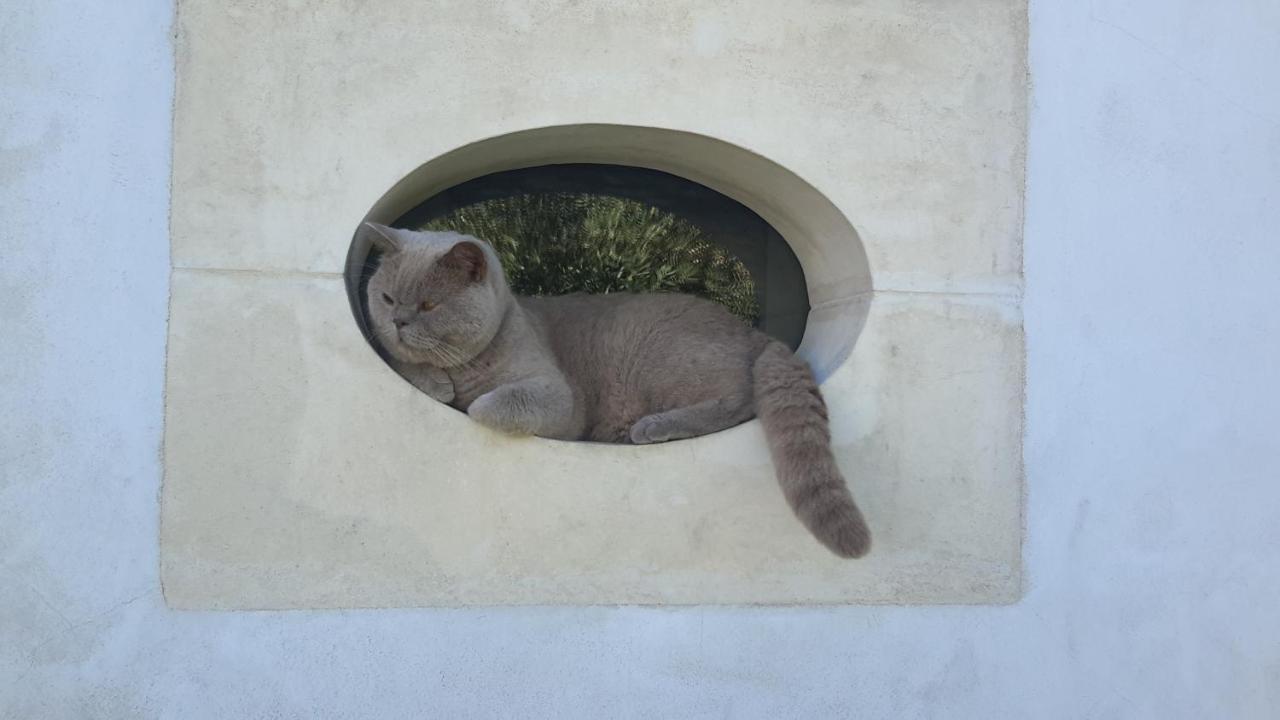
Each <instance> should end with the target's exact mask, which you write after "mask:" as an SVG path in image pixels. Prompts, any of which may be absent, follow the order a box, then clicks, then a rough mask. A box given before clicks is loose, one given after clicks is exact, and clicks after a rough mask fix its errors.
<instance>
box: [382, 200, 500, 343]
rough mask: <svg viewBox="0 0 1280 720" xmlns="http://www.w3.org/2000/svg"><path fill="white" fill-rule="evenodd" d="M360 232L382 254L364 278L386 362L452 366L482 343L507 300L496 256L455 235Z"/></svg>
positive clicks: (488, 337)
mask: <svg viewBox="0 0 1280 720" xmlns="http://www.w3.org/2000/svg"><path fill="white" fill-rule="evenodd" d="M366 228H367V231H366V232H367V234H368V236H369V238H370V240H371V241H372V242H373V243H374V245H375V246H377V247H378V248H379V249H381V250H382V251H383V255H382V259H381V261H380V262H379V264H378V269H377V270H376V271H375V272H374V274H373V277H371V278H370V279H369V287H368V293H367V296H366V299H367V302H368V309H369V320H370V322H371V323H372V327H373V331H374V334H375V335H376V336H377V338H378V341H379V342H380V343H381V344H382V346H383V347H384V348H386V349H387V351H388V352H389V353H391V355H392V356H393V357H395V358H396V359H398V360H400V361H402V362H408V363H426V364H428V365H434V366H436V367H453V366H455V365H460V364H462V363H465V362H467V361H468V360H471V359H472V358H474V357H475V356H476V355H477V354H479V353H480V352H481V351H482V350H484V349H485V347H487V346H488V345H489V343H490V342H491V341H492V340H493V337H494V335H495V334H497V331H498V327H499V325H500V324H501V321H502V315H503V310H504V309H505V302H507V301H509V298H508V297H507V295H506V286H505V283H504V282H503V281H502V269H501V267H500V266H499V265H498V262H497V258H496V256H493V255H492V253H491V252H488V251H487V250H486V248H485V247H484V246H483V245H482V244H481V243H480V242H479V241H478V240H475V239H474V238H468V237H467V236H464V235H458V234H456V233H436V232H413V231H410V230H398V229H393V228H388V227H385V226H381V225H375V224H373V223H369V224H367V225H366Z"/></svg>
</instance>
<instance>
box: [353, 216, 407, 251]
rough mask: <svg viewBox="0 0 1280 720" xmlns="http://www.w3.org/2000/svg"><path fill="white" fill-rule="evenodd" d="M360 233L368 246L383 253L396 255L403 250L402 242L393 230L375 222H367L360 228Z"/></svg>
mask: <svg viewBox="0 0 1280 720" xmlns="http://www.w3.org/2000/svg"><path fill="white" fill-rule="evenodd" d="M360 232H361V234H363V235H364V236H365V239H367V240H368V241H369V244H370V245H373V246H374V247H376V248H378V250H380V251H382V252H384V253H396V252H400V251H401V250H403V249H404V241H403V240H401V239H400V234H399V233H398V232H396V229H395V228H389V227H387V226H386V225H381V224H379V223H376V222H367V223H365V224H363V225H361V226H360Z"/></svg>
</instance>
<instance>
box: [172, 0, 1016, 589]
mask: <svg viewBox="0 0 1280 720" xmlns="http://www.w3.org/2000/svg"><path fill="white" fill-rule="evenodd" d="M1023 10H1024V6H1023V4H1022V2H1021V0H984V1H983V2H978V3H972V4H970V5H968V6H960V5H954V4H920V3H915V2H910V1H903V0H895V1H892V2H890V1H888V0H876V1H874V2H868V3H863V4H859V5H857V6H854V7H843V6H839V5H832V4H830V3H825V2H809V1H807V0H806V1H805V2H800V3H789V4H786V7H785V8H784V7H782V6H774V5H768V4H764V3H761V4H757V5H752V6H749V7H746V8H743V9H741V10H734V11H730V10H728V9H727V8H718V7H709V6H697V7H696V8H695V7H694V6H690V5H687V4H683V3H675V2H660V3H651V4H642V5H635V4H632V3H611V2H604V3H591V4H589V5H587V6H578V5H573V4H566V5H559V6H554V7H551V6H546V5H545V4H542V3H532V2H523V1H517V2H508V3H497V4H485V5H482V6H477V7H471V6H467V8H466V10H465V11H464V10H463V9H462V8H461V6H459V7H452V6H445V5H431V4H422V3H396V4H385V3H384V4H380V5H379V6H378V8H377V9H372V8H366V7H363V6H360V7H357V6H354V5H347V4H341V3H315V4H311V5H307V6H306V7H305V9H303V8H300V7H293V6H281V5H270V4H266V5H264V4H261V3H248V2H231V3H226V2H212V1H210V0H183V1H182V2H180V3H179V6H178V19H177V26H178V39H177V68H176V71H177V91H176V93H177V95H176V102H175V118H174V133H175V142H174V172H173V206H172V207H173V214H172V223H171V229H172V235H171V241H172V253H173V257H172V259H173V264H174V267H175V273H174V277H173V279H172V292H173V301H172V303H171V306H170V313H171V314H170V325H169V329H170V342H169V357H168V364H167V372H168V386H167V387H168V392H167V397H166V427H165V482H164V487H163V497H164V500H163V503H162V514H163V517H162V532H161V557H162V563H161V571H162V577H163V579H164V585H165V590H166V597H167V598H168V599H169V600H170V602H172V603H174V604H175V606H179V607H187V608H223V609H227V608H259V607H365V606H380V607H382V606H406V605H466V604H486V605H492V604H558V603H574V604H637V603H639V604H649V603H652V604H663V603H676V604H701V603H726V604H761V603H765V604H798V603H850V602H874V603H893V602H897V603H926V602H951V603H976V602H994V603H1000V602H1009V601H1011V600H1013V599H1015V598H1016V597H1017V596H1018V593H1019V592H1020V590H1021V574H1020V568H1021V565H1020V545H1021V543H1020V540H1021V527H1022V525H1021V512H1020V509H1021V498H1022V492H1021V480H1022V462H1021V447H1020V439H1021V432H1022V411H1021V400H1022V366H1023V345H1022V330H1021V311H1020V306H1019V303H1020V295H1021V277H1020V272H1019V270H1020V258H1021V255H1020V247H1021V238H1020V222H1021V218H1022V212H1021V209H1022V197H1021V192H1022V183H1021V178H1022V151H1023V144H1024V137H1025V135H1024V133H1025V125H1024V121H1025V113H1024V111H1025V93H1026V84H1025V70H1024V68H1025V65H1024V59H1025V49H1024V33H1025V25H1024V22H1025V17H1024V12H1023ZM406 27H413V28H414V32H412V33H406V32H405V28H406ZM623 27H625V28H627V31H626V32H619V29H620V28H623ZM942 28H945V30H942ZM335 38H338V39H339V41H338V42H335V41H334V39H335ZM463 38H466V40H465V41H463ZM709 38H712V39H713V40H714V41H713V40H712V39H709ZM715 38H718V39H715ZM411 69H412V71H411ZM709 88H714V90H712V91H710V92H708V89H709ZM442 98H448V102H442V101H441V99H442ZM923 98H928V102H927V103H922V102H921V100H922V99H923ZM591 161H596V162H613V163H624V164H637V165H642V166H644V167H650V168H654V169H659V170H664V171H668V172H673V173H676V174H678V175H682V176H684V177H687V178H689V179H692V180H695V181H698V182H702V183H704V184H706V185H708V186H709V187H711V188H712V189H715V190H718V191H721V192H723V193H724V194H726V195H728V196H729V197H732V198H734V199H736V200H739V201H740V202H743V203H744V204H746V205H747V206H748V207H750V208H752V209H753V210H755V211H757V212H758V213H760V214H761V216H762V217H764V219H765V220H766V221H769V222H770V223H771V224H772V225H773V226H774V227H775V228H776V229H777V230H778V231H779V232H780V233H781V234H782V236H783V238H784V239H786V240H787V241H788V243H790V244H791V246H792V247H793V249H794V250H795V251H796V253H797V257H798V259H799V260H800V262H801V265H802V266H803V268H804V270H805V274H806V280H807V283H808V287H809V291H810V302H811V304H812V305H813V306H814V307H815V308H816V310H815V311H814V313H813V318H814V321H813V322H812V323H811V324H810V326H809V329H808V331H807V332H806V336H805V340H804V343H803V344H802V346H801V349H800V353H801V355H803V356H804V357H806V359H808V360H810V362H811V363H812V364H813V365H814V367H815V368H816V369H817V371H818V373H819V375H820V377H822V378H823V379H824V380H825V382H824V384H823V393H824V395H825V397H826V400H827V402H828V405H829V406H830V408H831V413H832V416H833V418H834V428H833V430H834V432H835V434H836V443H837V448H836V449H837V454H838V456H839V459H840V461H841V467H842V468H843V470H844V471H845V473H846V474H847V476H848V477H849V478H850V480H851V482H852V483H853V485H854V487H855V489H856V492H857V496H858V498H859V502H860V503H861V504H863V505H864V506H865V507H864V510H865V512H866V513H867V514H868V515H869V516H870V517H871V519H870V520H869V523H870V524H871V526H872V531H873V534H874V535H875V537H876V549H875V551H874V553H873V556H872V557H871V558H870V559H869V560H867V561H860V562H857V563H850V562H844V563H841V562H839V561H837V560H836V559H834V558H833V557H830V556H828V554H827V553H826V552H825V551H824V550H822V549H821V548H820V547H819V546H818V545H817V544H816V543H814V542H813V541H812V539H810V538H808V537H807V536H806V535H805V534H804V532H803V530H802V528H801V526H800V525H799V524H798V523H797V522H796V521H795V520H794V519H793V518H791V517H790V516H789V514H788V511H787V509H786V507H785V504H784V503H783V502H782V501H781V497H780V493H779V492H778V490H777V487H776V481H775V479H774V476H773V469H772V467H771V466H770V464H769V463H768V461H767V454H766V451H765V448H764V442H763V436H762V435H761V434H760V431H759V427H758V424H756V423H749V424H747V425H746V426H744V427H741V428H738V429H735V430H733V431H730V432H726V433H723V434H720V435H717V436H716V437H714V438H699V439H695V440H688V441H682V442H679V443H673V444H670V445H668V446H663V447H650V448H643V449H635V448H620V447H609V446H604V447H601V446H591V445H587V444H582V443H553V442H548V441H544V440H536V439H535V440H524V441H519V442H512V441H509V440H506V439H504V438H501V437H499V436H498V435H496V434H495V433H492V432H490V431H488V430H485V429H484V428H482V427H480V426H478V425H475V424H474V423H470V422H468V421H466V419H465V418H463V417H462V416H460V415H458V414H457V413H455V412H453V411H451V410H449V409H447V408H444V407H442V406H438V405H434V404H432V403H431V401H429V400H428V399H427V398H425V397H423V396H420V395H417V394H415V393H414V391H413V390H412V389H411V388H410V387H409V386H408V385H407V384H406V383H404V382H402V381H399V380H398V379H397V378H395V377H394V376H393V375H391V374H390V373H389V372H388V371H387V369H386V368H385V367H384V366H383V364H382V363H381V361H380V360H378V359H377V358H376V356H375V355H374V353H373V352H371V351H370V350H369V349H368V348H367V346H366V345H365V343H364V340H363V338H362V337H361V335H360V333H359V331H358V329H357V327H356V324H355V322H353V321H352V320H351V318H350V315H349V313H345V312H344V311H345V302H343V300H344V298H343V296H342V294H341V286H340V284H336V283H334V282H333V281H332V280H333V273H335V272H339V271H341V270H342V269H344V267H345V266H346V264H347V262H348V257H347V251H348V246H349V245H350V240H351V234H352V232H353V231H354V229H355V227H356V226H357V225H358V223H359V222H360V220H361V219H363V218H365V217H366V216H369V217H372V218H374V219H377V220H381V221H391V220H393V219H395V218H396V217H398V216H399V214H400V213H401V212H403V211H405V210H407V209H408V208H410V207H412V206H413V205H416V204H417V203H418V202H419V201H421V200H422V199H424V198H426V197H429V196H430V195H432V194H434V193H435V192H437V191H439V190H441V189H443V188H445V187H448V186H450V185H452V184H454V183H457V182H461V181H464V180H467V179H470V178H471V177H475V176H479V175H483V174H485V173H487V172H492V171H494V170H502V169H510V168H513V167H523V166H528V165H531V164H541V163H548V162H591ZM351 261H352V262H354V263H356V264H359V263H361V262H362V261H363V257H362V256H361V255H360V254H359V253H354V254H353V255H352V257H351ZM304 279H305V280H306V281H305V282H304V281H303V280H304ZM868 308H870V310H868ZM868 312H870V314H868ZM344 316H345V317H344ZM864 325H865V326H866V328H865V330H864V329H863V327H864ZM860 330H861V331H862V333H863V337H861V339H859V338H860V336H859V331H860ZM855 340H857V341H858V342H857V344H856V345H855ZM851 353H852V354H851Z"/></svg>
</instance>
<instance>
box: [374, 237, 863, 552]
mask: <svg viewBox="0 0 1280 720" xmlns="http://www.w3.org/2000/svg"><path fill="white" fill-rule="evenodd" d="M362 232H363V233H364V234H365V235H366V236H367V237H368V239H369V240H370V242H372V243H373V244H374V245H375V246H377V247H378V248H379V249H380V250H381V251H382V252H383V255H382V259H381V261H380V263H379V266H378V268H377V270H376V271H375V272H374V274H373V276H372V277H371V278H370V280H369V285H368V312H369V318H370V321H371V323H372V328H373V331H374V334H375V336H376V337H377V340H378V342H379V343H381V344H382V346H383V347H384V348H385V349H386V351H387V352H388V353H390V355H391V356H392V358H394V360H395V361H396V365H397V369H398V370H399V371H400V372H401V373H402V374H404V375H405V377H407V378H409V380H410V381H411V382H413V383H414V385H416V386H417V387H419V388H420V389H422V390H423V391H424V392H426V393H427V394H429V395H431V396H432V397H434V398H436V399H437V400H440V401H441V402H446V403H449V404H450V405H453V406H454V407H456V408H458V409H460V410H463V411H465V412H466V413H467V414H468V415H469V416H470V417H471V418H472V419H474V420H475V421H476V422H479V423H481V424H483V425H486V426H488V427H490V428H493V429H495V430H500V431H502V432H507V433H514V434H524V435H538V436H541V437H547V438H557V439H562V440H595V441H601V442H612V443H636V444H644V443H656V442H665V441H668V440H678V439H681V438H689V437H695V436H698V435H705V434H708V433H713V432H716V431H717V430H723V429H725V428H728V427H732V426H734V425H737V424H739V423H742V422H744V421H746V420H749V419H751V418H752V417H759V418H760V421H761V424H762V425H763V426H764V432H765V437H766V438H767V440H768V443H769V449H770V453H771V456H772V458H773V463H774V466H775V469H776V472H777V476H778V482H779V484H780V485H781V487H782V491H783V494H784V495H785V496H786V499H787V502H788V503H790V505H791V508H792V509H793V510H794V511H795V513H796V515H797V517H799V518H800V520H801V521H802V522H803V523H804V524H805V526H807V527H808V528H809V530H810V531H811V532H812V533H813V534H814V536H815V537H817V538H818V540H819V541H821V542H822V543H823V544H824V545H826V546H827V547H828V548H830V549H831V551H832V552H834V553H836V554H837V555H840V556H842V557H861V556H863V555H865V554H866V553H867V551H868V550H869V549H870V547H871V535H870V532H869V531H868V529H867V525H866V523H865V521H864V520H863V517H862V514H861V512H860V511H859V510H858V507H857V505H856V504H855V503H854V501H853V497H852V495H851V494H850V492H849V489H848V487H847V485H846V484H845V481H844V478H843V477H842V476H841V474H840V471H839V469H838V468H837V467H836V462H835V458H834V456H833V455H832V453H831V441H830V433H829V430H828V426H827V410H826V405H825V403H824V402H823V400H822V396H821V394H820V393H819V391H818V386H817V383H816V382H815V380H814V378H813V375H812V373H811V372H810V369H809V367H808V365H807V364H806V363H805V362H804V361H803V360H801V359H799V358H797V357H796V356H795V355H794V354H793V353H792V352H791V350H790V349H789V348H787V347H786V346H785V345H783V344H781V343H779V342H777V341H776V340H772V339H771V338H769V337H768V336H767V335H765V334H763V333H761V332H759V331H758V330H755V329H753V328H751V327H748V326H747V325H746V324H744V323H743V322H742V321H741V320H739V319H738V318H736V317H734V316H733V315H731V314H730V313H729V312H728V311H727V310H726V309H724V308H723V307H721V306H720V305H717V304H716V303H714V302H710V301H707V300H702V299H699V298H695V297H691V296H688V295H677V294H631V293H612V294H608V295H565V296H558V297H542V298H529V297H518V296H515V295H513V294H512V293H511V291H510V289H509V288H508V287H507V282H506V279H505V276H504V274H503V271H502V267H501V264H500V262H499V261H498V258H497V255H496V254H494V252H493V250H492V249H491V248H489V247H488V246H487V245H486V244H485V243H483V242H480V241H478V240H476V239H474V238H471V237H468V236H464V235H459V234H456V233H448V232H413V231H410V230H401V229H395V228H389V227H386V226H383V225H378V224H376V223H366V224H365V225H364V226H363V227H362Z"/></svg>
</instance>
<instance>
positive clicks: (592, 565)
mask: <svg viewBox="0 0 1280 720" xmlns="http://www.w3.org/2000/svg"><path fill="white" fill-rule="evenodd" d="M172 293H173V296H172V305H171V318H170V339H169V366H168V386H167V396H166V403H167V407H166V418H167V420H166V428H165V480H164V487H163V498H162V522H161V564H162V580H163V586H164V591H165V596H166V598H167V600H168V602H169V603H170V604H171V605H172V606H174V607H179V608H201V609H247V608H319V607H332V608H341V607H396V606H426V605H444V606H449V605H475V604H480V605H485V604H499V605H501V604H694V603H699V604H700V603H727V604H811V603H812V604H822V603H988V602H1008V601H1012V600H1014V599H1016V598H1017V597H1018V595H1019V590H1020V565H1019V550H1020V548H1019V545H1020V537H1021V528H1020V518H1021V513H1020V507H1021V505H1020V502H1021V465H1020V451H1019V443H1020V436H1021V420H1020V418H1021V411H1020V408H1021V388H1022V382H1021V378H1022V375H1021V373H1022V351H1021V348H1022V339H1021V329H1020V327H1021V323H1020V318H1019V315H1018V312H1017V309H1016V306H1015V305H1012V304H1011V303H1009V302H1008V301H1006V300H1002V299H999V298H990V297H984V298H945V297H936V296H930V295H918V294H897V293H887V294H879V295H877V296H876V297H875V298H874V300H872V301H871V308H870V313H869V316H868V317H867V320H866V326H865V328H864V329H863V332H862V337H861V339H860V341H859V342H858V344H857V347H856V348H855V349H854V351H853V354H852V356H851V359H850V361H849V362H848V363H846V364H845V365H843V366H842V367H841V368H840V369H839V370H837V371H836V373H835V374H834V375H833V376H832V377H831V378H830V379H829V380H828V381H827V382H826V383H825V385H824V388H825V390H826V392H827V394H828V396H829V398H830V399H831V414H832V429H833V434H834V436H835V446H836V451H837V454H838V457H839V460H840V464H841V467H842V468H843V469H844V470H845V471H846V473H847V475H848V477H849V478H850V479H851V481H852V484H853V487H854V490H855V493H856V495H857V497H858V499H859V501H860V503H861V504H862V506H863V508H864V510H865V512H866V514H867V517H868V519H869V522H870V524H871V526H872V529H873V532H874V533H875V537H876V546H875V548H874V550H873V552H872V554H871V555H870V556H868V557H867V558H865V559H863V560H859V561H847V560H840V559H837V558H835V557H833V556H831V555H829V554H828V553H827V551H826V550H824V549H823V548H822V547H821V546H819V545H818V544H817V543H816V542H815V541H814V540H813V539H812V538H810V537H809V536H808V534H807V533H806V531H805V530H804V529H803V528H802V527H801V526H800V525H799V523H798V522H797V521H796V520H795V519H794V518H793V517H792V516H791V513H790V511H789V510H788V509H787V508H786V506H785V504H784V502H783V500H782V497H781V494H780V492H779V491H778V489H777V487H776V484H775V482H774V479H773V472H772V468H771V466H770V464H769V461H768V457H767V453H766V450H765V448H764V443H763V436H762V434H761V430H760V427H759V424H758V423H756V422H751V423H747V424H746V425H743V426H740V427H738V428H734V429H732V430H729V431H726V432H722V433H718V434H716V435H713V436H709V437H705V438H699V439H695V440H689V441H682V442H676V443H670V444H666V445H658V446H648V447H624V446H608V445H594V444H587V443H562V442H553V441H547V440H542V439H536V438H508V437H504V436H500V435H497V434H495V433H493V432H491V431H488V430H486V429H484V428H482V427H479V426H477V425H475V424H473V423H471V422H470V421H469V420H468V419H467V418H466V417H465V416H464V415H462V414H460V413H458V412H456V411H454V410H452V409H450V408H448V407H445V406H443V405H439V404H437V403H435V402H433V401H432V400H430V399H429V398H427V397H426V396H424V395H423V394H421V393H420V392H418V391H417V390H415V389H414V388H412V387H411V386H409V385H408V383H406V382H405V381H404V380H402V379H401V378H400V377H399V376H397V375H396V374H395V373H394V372H392V371H391V370H390V369H389V368H388V367H387V366H386V365H385V364H384V363H383V362H382V361H381V360H380V359H379V358H378V357H377V356H376V355H375V354H374V352H373V351H372V350H371V349H370V347H369V346H368V344H367V343H365V341H364V339H363V338H362V337H360V335H359V333H358V332H357V331H356V329H355V323H354V322H353V321H352V318H351V313H350V309H349V305H348V302H347V296H346V292H345V289H344V287H343V282H342V280H341V278H339V277H322V276H307V275H299V274H271V273H252V272H226V271H188V270H178V271H175V272H174V274H173V282H172ZM857 301H862V302H865V301H866V298H862V299H861V300H856V301H855V302H857ZM845 314H847V313H845V312H842V310H841V309H840V308H834V307H832V308H825V309H820V310H819V311H818V316H816V317H815V321H817V322H838V321H839V318H840V317H842V316H844V315H845ZM854 314H856V313H854ZM823 315H825V316H826V317H825V319H824V317H822V316H823Z"/></svg>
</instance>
